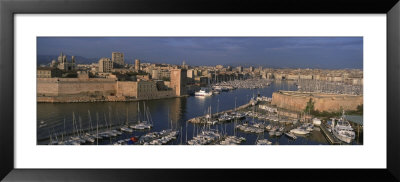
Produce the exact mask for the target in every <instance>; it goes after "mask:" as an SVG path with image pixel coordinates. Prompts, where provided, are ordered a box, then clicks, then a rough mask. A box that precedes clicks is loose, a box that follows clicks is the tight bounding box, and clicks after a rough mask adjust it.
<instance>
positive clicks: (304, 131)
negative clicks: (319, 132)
mask: <svg viewBox="0 0 400 182" xmlns="http://www.w3.org/2000/svg"><path fill="white" fill-rule="evenodd" d="M290 132H291V133H294V134H298V135H306V134H309V133H310V132H309V131H307V130H305V129H302V128H295V129H292V130H290Z"/></svg>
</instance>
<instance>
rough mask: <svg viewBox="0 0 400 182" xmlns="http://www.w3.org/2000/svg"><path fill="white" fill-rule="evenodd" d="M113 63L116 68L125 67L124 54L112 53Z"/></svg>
mask: <svg viewBox="0 0 400 182" xmlns="http://www.w3.org/2000/svg"><path fill="white" fill-rule="evenodd" d="M111 61H112V62H113V64H114V66H116V67H123V66H124V64H125V61H124V54H123V53H122V52H112V53H111Z"/></svg>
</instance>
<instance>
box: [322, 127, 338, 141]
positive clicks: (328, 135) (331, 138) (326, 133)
mask: <svg viewBox="0 0 400 182" xmlns="http://www.w3.org/2000/svg"><path fill="white" fill-rule="evenodd" d="M320 128H321V131H322V134H324V136H325V138H326V140H327V141H328V142H329V143H330V144H332V145H340V144H341V143H340V141H339V140H338V139H336V138H335V137H334V136H333V135H332V133H331V132H329V131H328V129H327V128H326V126H325V124H321V126H320Z"/></svg>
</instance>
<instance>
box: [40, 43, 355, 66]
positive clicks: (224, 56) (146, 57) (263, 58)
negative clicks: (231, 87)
mask: <svg viewBox="0 0 400 182" xmlns="http://www.w3.org/2000/svg"><path fill="white" fill-rule="evenodd" d="M60 52H63V53H65V54H67V55H75V56H81V57H86V58H101V57H111V52H122V53H124V55H125V59H126V61H125V62H127V63H132V62H133V60H134V59H141V60H143V61H144V62H151V63H167V64H178V65H179V64H182V61H185V62H186V64H189V65H194V66H200V65H210V66H212V65H218V64H221V65H232V66H235V65H247V66H250V65H254V66H268V67H277V68H321V69H345V68H349V69H362V68H363V38H362V37H38V38H37V55H38V56H39V55H58V54H59V53H60ZM77 62H78V63H79V59H78V61H77Z"/></svg>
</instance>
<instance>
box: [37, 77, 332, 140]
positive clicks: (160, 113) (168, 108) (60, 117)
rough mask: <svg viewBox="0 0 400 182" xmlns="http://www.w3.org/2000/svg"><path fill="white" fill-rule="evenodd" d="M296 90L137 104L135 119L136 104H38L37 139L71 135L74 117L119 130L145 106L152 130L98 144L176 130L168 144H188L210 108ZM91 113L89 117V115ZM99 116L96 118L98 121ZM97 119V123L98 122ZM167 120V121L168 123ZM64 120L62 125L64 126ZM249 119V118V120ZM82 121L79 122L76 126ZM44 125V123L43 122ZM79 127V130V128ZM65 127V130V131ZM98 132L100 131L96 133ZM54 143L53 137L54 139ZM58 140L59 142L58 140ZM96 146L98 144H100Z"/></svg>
mask: <svg viewBox="0 0 400 182" xmlns="http://www.w3.org/2000/svg"><path fill="white" fill-rule="evenodd" d="M295 89H296V86H295V85H294V84H293V83H292V82H286V81H282V82H273V83H272V84H271V86H269V87H266V88H262V89H236V90H233V91H230V92H221V93H220V94H218V95H214V96H211V97H194V96H190V97H184V98H171V99H161V100H150V101H144V102H143V101H140V102H139V107H140V111H141V113H142V114H141V115H140V116H138V114H137V113H138V112H137V111H138V102H97V103H56V104H52V103H38V104H37V106H38V109H37V119H38V122H37V137H38V138H37V139H38V144H48V143H49V134H50V133H58V134H59V137H60V136H61V133H64V131H65V133H72V132H73V130H72V120H73V114H74V115H75V119H76V121H77V123H78V128H80V127H82V128H86V129H90V121H92V128H94V131H95V130H96V122H98V123H99V127H100V128H101V126H103V125H105V124H106V122H107V123H110V122H111V124H112V125H113V126H115V127H118V126H121V125H122V124H123V123H125V122H127V121H128V122H129V124H134V123H136V122H137V120H138V117H140V118H141V120H143V119H144V116H143V108H144V104H145V105H146V107H148V108H149V111H150V113H151V118H152V120H153V122H154V127H153V128H152V129H151V130H146V131H143V132H140V131H134V132H133V133H129V134H128V133H124V134H123V135H121V136H118V137H115V138H112V139H107V140H106V141H102V142H100V143H101V144H109V143H110V142H114V141H117V140H120V139H125V138H129V137H131V136H141V135H143V134H145V133H148V132H154V131H161V130H163V129H169V128H173V129H177V130H178V131H181V133H180V135H179V136H178V138H177V139H176V140H174V141H173V142H171V144H185V143H186V141H187V140H190V139H192V137H193V136H196V133H197V132H200V130H199V128H200V127H199V125H194V124H191V123H187V120H188V119H190V118H193V117H197V116H201V115H204V114H205V113H206V110H207V109H208V107H209V106H210V105H211V107H212V112H213V113H215V112H217V111H223V110H228V109H233V108H234V107H235V100H236V105H237V106H240V105H243V104H245V103H248V101H249V99H250V98H251V97H252V96H253V95H257V94H260V95H261V96H267V97H271V96H272V93H273V92H274V91H277V90H295ZM89 112H90V115H89ZM97 116H98V117H97ZM97 118H98V119H97ZM168 118H169V119H168ZM64 119H65V125H64ZM248 119H250V118H248ZM79 120H81V122H79ZM42 121H44V122H42ZM80 125H81V126H80ZM64 127H65V129H64ZM217 127H218V130H219V131H221V130H223V131H225V132H227V133H228V134H229V135H233V134H234V123H233V122H231V123H226V124H218V125H215V126H212V128H217ZM99 131H101V130H99ZM235 134H236V135H237V136H243V137H245V138H246V139H247V140H246V142H245V143H244V144H249V145H252V144H255V142H256V140H257V138H268V139H269V140H270V141H272V142H273V144H280V145H282V144H283V145H285V144H298V145H305V144H314V145H317V144H327V141H326V139H325V138H324V136H323V135H322V133H321V132H319V131H313V133H312V134H311V135H309V136H308V137H298V139H297V140H295V141H293V140H289V139H288V138H287V137H286V136H283V135H282V136H280V137H271V138H270V137H269V136H268V132H266V133H265V134H261V135H257V134H251V133H244V132H240V131H236V132H235ZM53 139H55V137H54V136H53ZM58 139H59V140H60V138H58ZM100 143H99V144H100Z"/></svg>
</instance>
